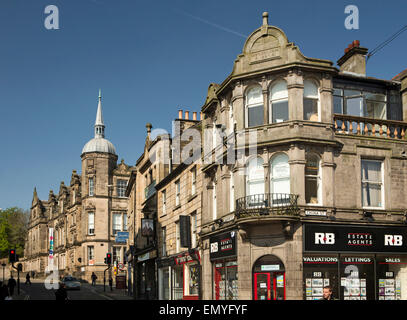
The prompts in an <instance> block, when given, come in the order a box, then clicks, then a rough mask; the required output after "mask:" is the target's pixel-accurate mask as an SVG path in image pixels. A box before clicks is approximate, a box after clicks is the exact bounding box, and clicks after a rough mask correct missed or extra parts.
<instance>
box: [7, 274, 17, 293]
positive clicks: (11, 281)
mask: <svg viewBox="0 0 407 320" xmlns="http://www.w3.org/2000/svg"><path fill="white" fill-rule="evenodd" d="M16 285H17V282H16V280H14V278H13V276H11V277H10V279H9V280H8V289H9V293H10V296H13V294H14V288H15V287H16Z"/></svg>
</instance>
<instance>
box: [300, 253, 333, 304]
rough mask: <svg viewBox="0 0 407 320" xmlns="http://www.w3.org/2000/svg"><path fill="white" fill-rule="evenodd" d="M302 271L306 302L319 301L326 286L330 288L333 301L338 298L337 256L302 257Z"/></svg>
mask: <svg viewBox="0 0 407 320" xmlns="http://www.w3.org/2000/svg"><path fill="white" fill-rule="evenodd" d="M303 270H304V278H303V279H304V295H305V299H306V300H321V299H322V297H323V296H322V293H323V288H324V287H326V286H330V287H331V289H332V297H333V298H334V299H338V298H339V289H338V257H337V256H328V255H327V256H325V255H324V256H320V255H309V256H308V255H306V256H304V257H303Z"/></svg>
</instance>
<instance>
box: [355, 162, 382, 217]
mask: <svg viewBox="0 0 407 320" xmlns="http://www.w3.org/2000/svg"><path fill="white" fill-rule="evenodd" d="M363 162H380V178H381V182H380V183H378V182H375V181H373V182H372V181H371V180H367V181H366V182H365V181H364V180H363ZM364 182H365V183H369V184H376V185H380V198H381V199H380V200H381V203H382V205H381V206H380V207H374V206H365V205H364V199H363V183H364ZM384 188H385V185H384V161H383V160H377V159H367V158H361V161H360V191H361V201H362V209H377V210H384V209H385V208H386V207H385V204H386V203H385V189H384Z"/></svg>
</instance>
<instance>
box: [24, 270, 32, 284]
mask: <svg viewBox="0 0 407 320" xmlns="http://www.w3.org/2000/svg"><path fill="white" fill-rule="evenodd" d="M27 283H29V284H30V286H31V281H30V273H29V272H27V275H26V276H25V284H27Z"/></svg>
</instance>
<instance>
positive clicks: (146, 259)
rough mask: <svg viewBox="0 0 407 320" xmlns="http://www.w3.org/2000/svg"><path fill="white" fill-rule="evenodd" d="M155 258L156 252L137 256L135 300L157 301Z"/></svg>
mask: <svg viewBox="0 0 407 320" xmlns="http://www.w3.org/2000/svg"><path fill="white" fill-rule="evenodd" d="M156 258H157V250H152V251H148V252H146V253H143V254H140V255H138V256H137V272H136V273H137V284H138V288H137V299H140V300H155V299H157V294H156V291H157V288H156V271H155V270H156V267H155V264H156V263H155V262H156Z"/></svg>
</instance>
